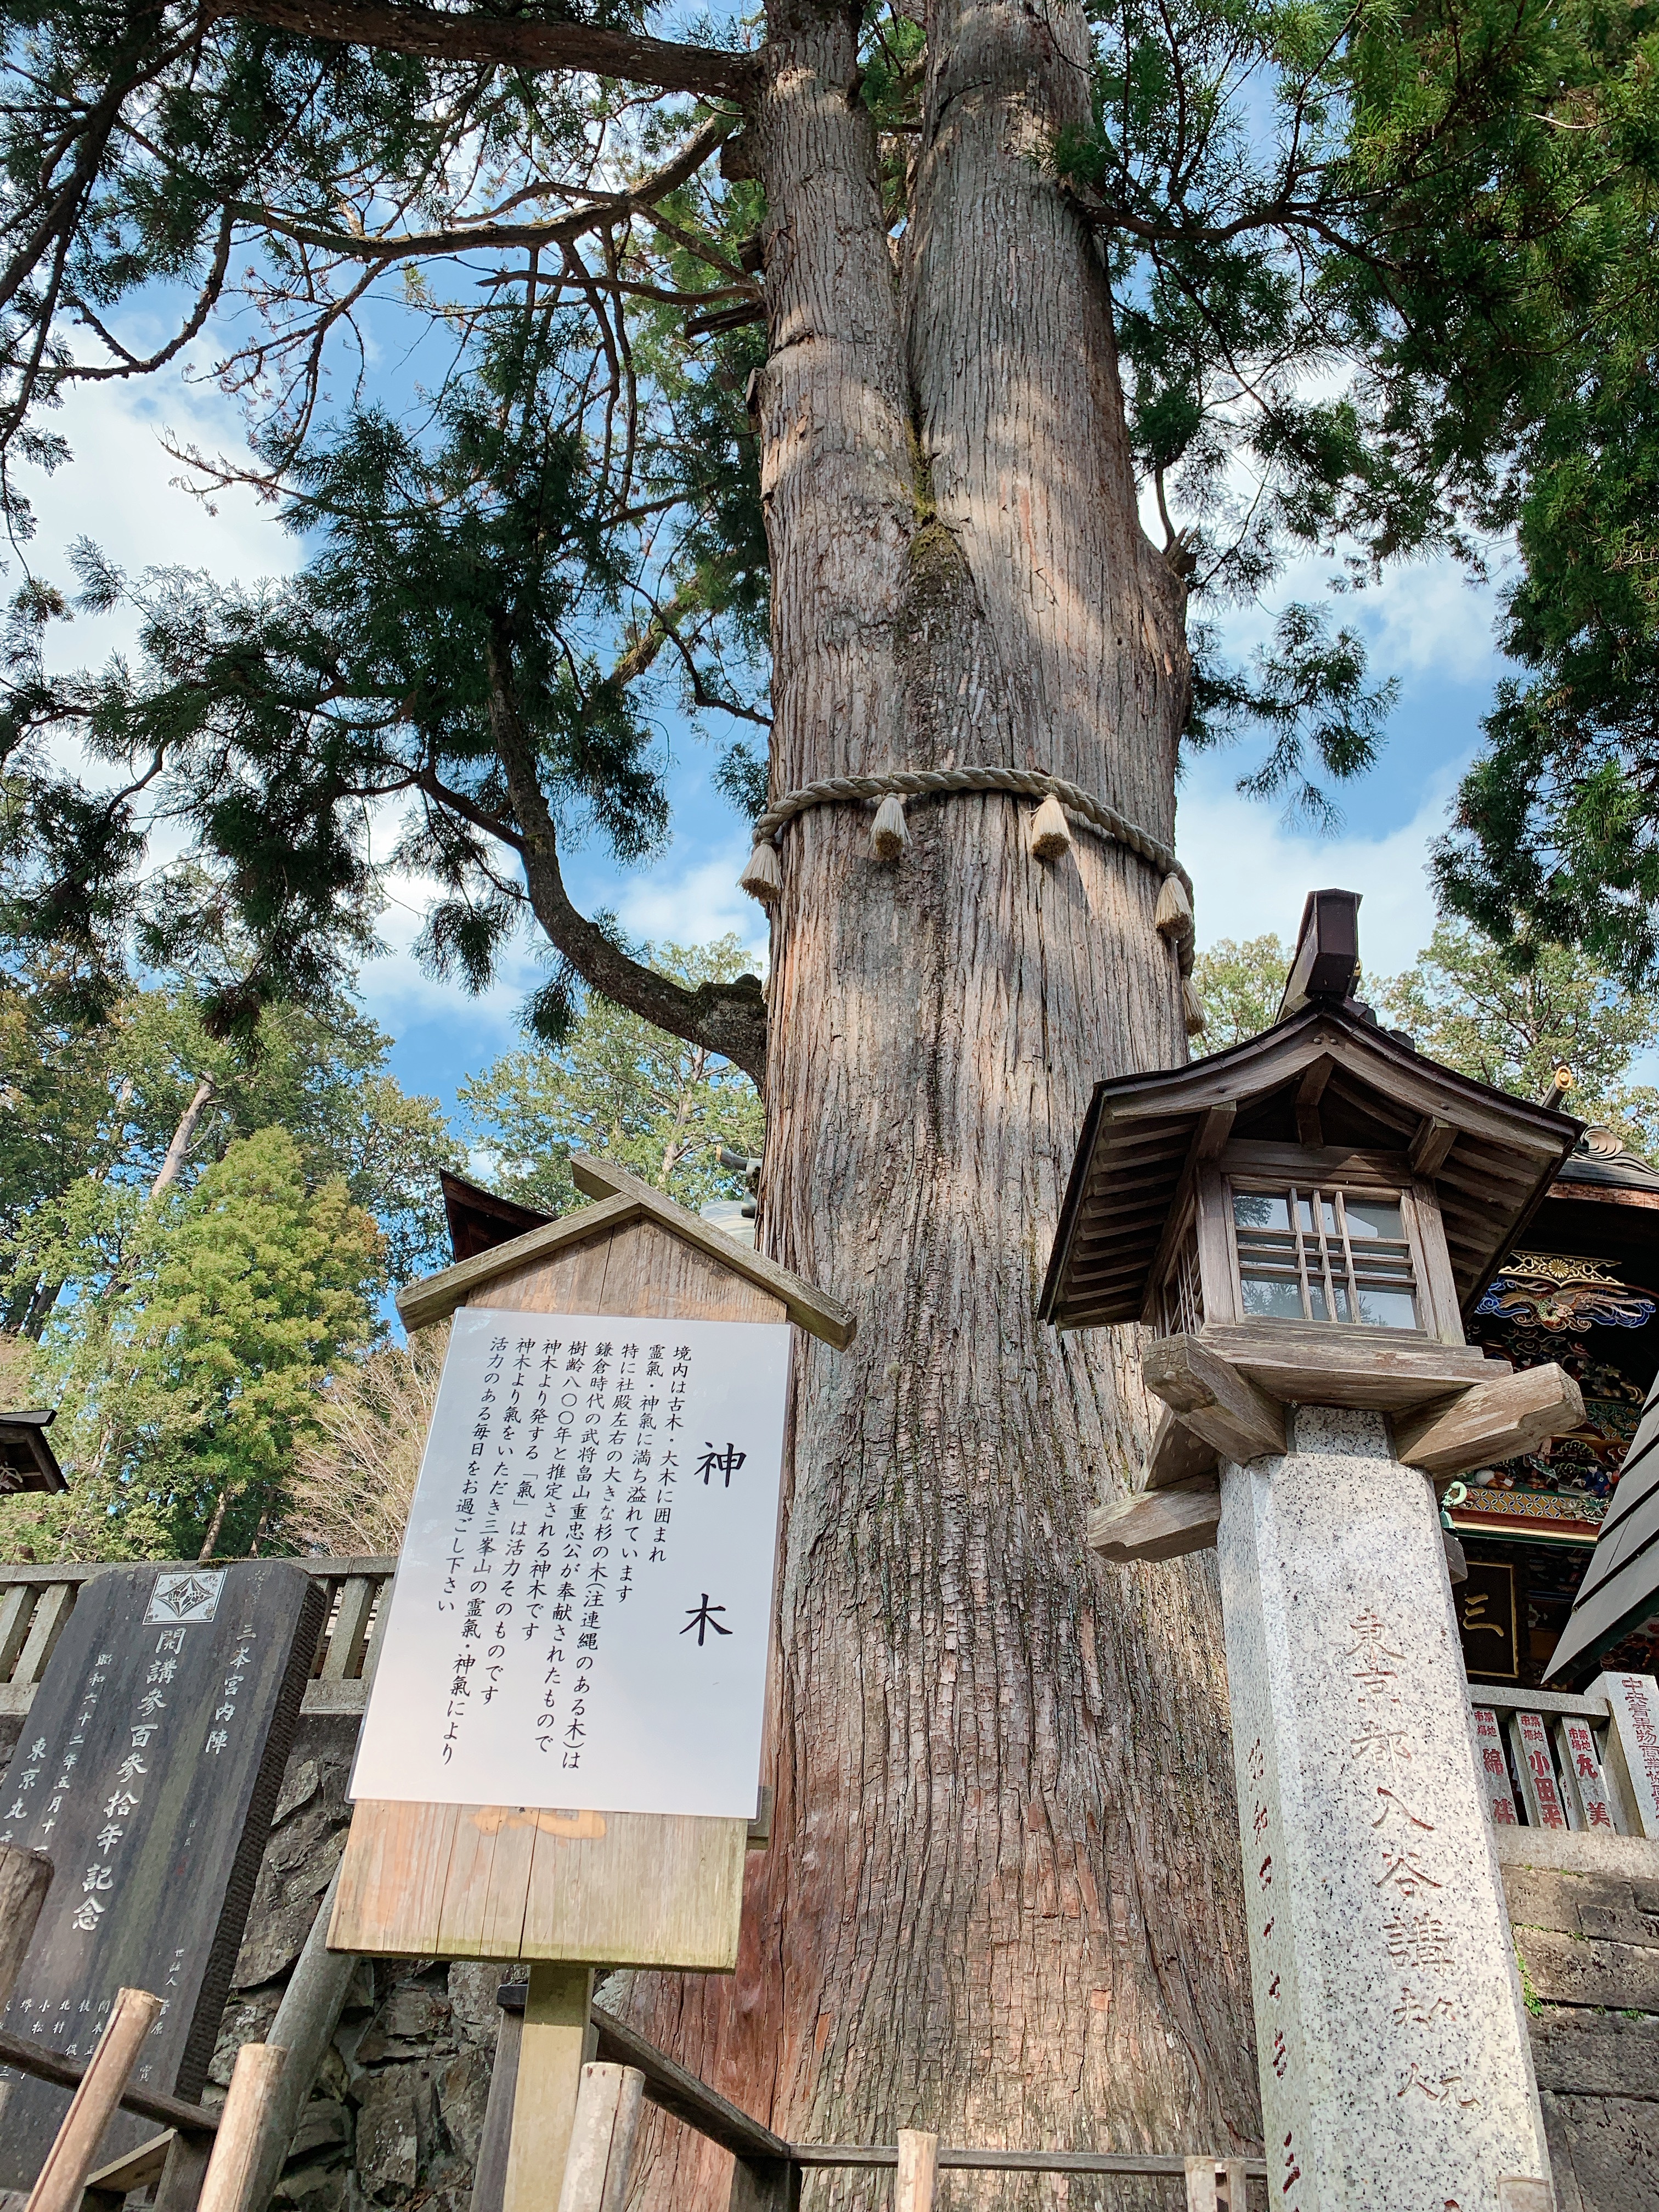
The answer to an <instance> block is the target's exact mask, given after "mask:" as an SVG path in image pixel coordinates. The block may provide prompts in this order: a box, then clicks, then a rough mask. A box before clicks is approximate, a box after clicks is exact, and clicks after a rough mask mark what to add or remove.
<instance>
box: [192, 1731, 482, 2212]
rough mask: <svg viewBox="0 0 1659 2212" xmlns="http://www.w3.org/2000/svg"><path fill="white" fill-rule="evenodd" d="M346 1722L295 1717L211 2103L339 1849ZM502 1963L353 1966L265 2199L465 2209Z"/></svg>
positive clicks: (267, 2002) (278, 1984) (272, 2002)
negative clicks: (285, 2157) (276, 2183)
mask: <svg viewBox="0 0 1659 2212" xmlns="http://www.w3.org/2000/svg"><path fill="white" fill-rule="evenodd" d="M355 1741H356V1723H355V1722H352V1721H344V1722H338V1721H328V1720H315V1721H313V1720H307V1721H302V1722H301V1726H300V1729H299V1733H298V1735H297V1736H296V1738H295V1746H294V1751H293V1754H292V1756H291V1757H290V1759H289V1765H288V1772H287V1774H286V1776H285V1777H284V1779H283V1793H282V1796H281V1797H280V1798H279V1799H278V1801H277V1806H276V1820H275V1823H274V1825H273V1826H272V1829H271V1836H270V1845H269V1848H268V1849H267V1850H266V1852H265V1857H264V1865H263V1866H262V1868H261V1869H260V1871H259V1880H258V1887H257V1888H256V1890H255V1892H254V1898H253V1905H252V1910H251V1911H250V1912H249V1915H248V1924H247V1933H246V1936H245V1938H244V1940H243V1943H242V1948H241V1952H240V1955H239V1957H238V1959H237V1961H236V1971H235V1976H234V1983H233V1986H232V1990H231V1995H230V2001H229V2002H228V2004H227V2006H226V2008H225V2013H224V2019H223V2021H222V2025H221V2027H220V2031H219V2044H218V2048H217V2050H216V2052H215V2053H214V2058H213V2068H212V2086H211V2087H210V2088H209V2090H208V2091H207V2092H205V2093H204V2101H206V2102H210V2103H213V2102H216V2101H217V2100H218V2099H219V2097H220V2096H221V2095H222V2093H223V2090H224V2088H225V2087H226V2085H227V2084H228V2082H229V2080H230V2074H231V2068H232V2067H233V2065H234V2063H235V2058H236V2052H237V2051H238V2049H239V2048H240V2045H242V2044H244V2043H250V2042H255V2041H258V2040H259V2039H261V2038H263V2037H264V2035H265V2034H266V2033H267V2032H268V2030H269V2028H270V2022H271V2020H272V2019H273V2018H274V2016H275V2015H276V2007H277V2005H278V2003H279V2002H280V2001H281V1998H282V1994H283V1989H284V1988H285V1987H286V1985H287V1982H288V1978H289V1974H290V1972H292V1971H293V1967H294V1963H295V1960H296V1959H297V1958H298V1957H299V1955H300V1948H301V1945H302V1944H303V1943H304V1942H305V1939H306V1936H307V1933H308V1932H309V1930H310V1928H311V1924H312V1922H313V1919H314V1918H315V1917H316V1912H317V1906H318V1902H319V1899H320V1898H321V1896H322V1894H323V1892H324V1891H325V1889H326V1888H327V1887H328V1883H329V1878H330V1876H331V1875H332V1874H333V1871H334V1869H335V1866H336V1864H337V1862H338V1859H339V1857H340V1853H341V1851H342V1850H343V1848H344V1844H345V1833H346V1827H347V1825H348V1823H349V1819H350V1808H349V1806H348V1805H347V1803H346V1800H345V1788H346V1781H347V1778H348V1776H349V1772H350V1767H351V1753H352V1748H353V1746H354V1743H355ZM505 1971H507V1970H505V1969H503V1968H502V1967H501V1966H497V1965H479V1964H464V1963H456V1964H450V1965H445V1964H443V1963H442V1962H441V1961H440V1962H434V1961H433V1960H421V1959H411V1960H367V1959H365V1960H362V1962H361V1963H360V1964H359V1966H358V1968H357V1972H356V1975H355V1977H354V1978H353V1980H352V1983H351V1986H350V1988H349V1991H348V1992H347V1996H346V2002H345V2008H344V2010H343V2013H342V2015H341V2019H340V2025H339V2027H338V2029H337V2032H336V2033H335V2037H334V2040H333V2044H332V2045H331V2049H330V2051H329V2054H328V2057H327V2058H326V2060H325V2062H324V2065H323V2069H322V2073H321V2075H320V2078H319V2081H318V2082H317V2084H316V2087H315V2088H314V2089H313V2092H312V2096H311V2101H310V2103H309V2105H308V2106H307V2109H306V2112H305V2114H304V2116H303V2118H302V2122H301V2129H300V2132H299V2135H298V2136H297V2137H296V2140H295V2148H294V2150H293V2152H292V2154H290V2156H289V2161H288V2166H287V2167H286V2169H285V2171H284V2172H283V2180H282V2185H281V2187H280V2189H279V2191H278V2192H277V2195H276V2199H275V2203H276V2205H277V2206H279V2207H282V2208H283V2212H289V2208H293V2212H359V2208H366V2207H368V2206H369V2205H380V2206H391V2207H397V2206H404V2205H410V2206H413V2205H416V2204H418V2205H420V2206H422V2208H426V2207H430V2208H431V2212H467V2208H468V2205H469V2203H470V2201H471V2194H472V2168H473V2162H474V2160H475V2159H476V2157H477V2148H478V2138H479V2135H480V2133H481V2131H482V2130H483V2116H484V2104H485V2100H486V2099H487V2098H488V2096H489V2069H490V2063H491V2060H492V2058H493V2057H494V2053H495V2029H496V2023H497V2021H498V2020H499V2018H500V2014H499V2012H498V2010H497V2008H496V2004H495V1990H496V1987H497V1985H498V1984H499V1983H500V1982H501V1978H502V1976H503V1972H505Z"/></svg>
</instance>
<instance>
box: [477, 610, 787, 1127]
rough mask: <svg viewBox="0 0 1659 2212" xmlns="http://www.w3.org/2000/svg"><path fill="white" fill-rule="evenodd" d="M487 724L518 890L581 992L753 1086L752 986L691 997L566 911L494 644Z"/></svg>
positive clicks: (759, 1023)
mask: <svg viewBox="0 0 1659 2212" xmlns="http://www.w3.org/2000/svg"><path fill="white" fill-rule="evenodd" d="M489 722H490V732H491V735H492V736H493V737H494V738H495V749H496V751H497V753H498V754H499V755H500V757H501V766H502V769H504V771H505V772H506V775H507V791H508V793H509V795H510V796H511V798H512V800H513V812H514V813H515V814H516V815H517V816H518V817H519V824H520V830H521V832H522V836H523V844H522V847H521V850H522V853H523V855H524V872H525V884H526V889H527V890H528V891H529V894H530V903H531V907H532V909H533V911H534V913H535V916H536V919H537V921H538V922H539V923H540V924H541V926H542V928H543V929H544V931H545V933H546V934H547V938H548V940H549V942H550V944H551V945H552V946H553V948H554V950H555V951H556V952H561V953H562V954H563V956H564V957H565V958H566V959H567V960H568V962H569V963H570V964H571V966H572V967H573V968H574V969H575V970H576V972H577V974H578V975H580V977H581V979H582V981H584V982H585V983H588V984H591V985H592V988H593V989H594V990H596V991H600V992H603V994H605V997H606V998H607V999H610V1000H612V1001H614V1003H615V1004H616V1005H617V1006H626V1007H627V1009H628V1011H629V1012H630V1013H634V1014H638V1015H639V1016H640V1018H641V1020H643V1021H647V1022H653V1023H654V1024H656V1026H657V1027H658V1028H659V1029H660V1030H667V1031H668V1033H669V1035H670V1036H677V1037H684V1039H685V1041H686V1042H687V1043H688V1044H694V1045H702V1046H705V1047H706V1048H708V1050H709V1051H710V1052H717V1053H719V1054H720V1057H721V1058H722V1059H724V1060H731V1061H732V1064H733V1066H738V1067H740V1068H741V1069H742V1070H743V1072H744V1074H745V1075H747V1076H749V1077H750V1078H751V1079H753V1081H754V1083H755V1084H756V1085H757V1088H758V1087H760V1086H762V1085H764V1082H765V1079H766V1003H765V1000H763V997H762V995H761V989H760V985H759V984H758V983H757V981H756V980H755V979H754V977H753V976H747V977H745V978H744V979H743V981H740V982H737V983H700V984H699V985H698V986H697V987H696V990H688V989H686V987H685V986H684V984H681V983H676V982H675V981H673V980H672V978H671V977H670V976H667V975H658V974H657V972H656V970H655V969H651V968H646V967H642V966H641V963H639V962H638V961H637V960H630V959H629V957H628V955H627V953H625V952H624V951H623V949H622V947H621V946H620V945H617V943H615V942H614V940H613V939H611V938H610V937H609V936H607V935H606V933H605V931H604V930H603V929H601V928H600V927H599V925H598V924H597V923H596V922H592V921H589V920H588V919H587V917H586V915H583V914H580V913H578V911H577V910H576V908H575V907H574V906H573V905H572V904H571V902H570V894H569V893H568V891H567V890H566V889H565V887H564V876H563V872H562V870H561V868H560V866H559V848H558V837H557V833H556V830H555V829H554V824H553V814H552V810H551V808H550V806H549V805H548V803H547V798H546V794H545V793H544V791H543V790H542V787H541V781H540V779H539V778H538V775H537V773H536V758H535V751H534V749H533V747H532V744H531V742H530V739H529V738H528V737H527V736H526V732H525V727H524V724H523V722H522V720H520V715H519V709H518V702H517V700H516V698H515V696H514V693H513V660H512V649H511V646H510V644H509V643H508V641H507V639H506V638H505V637H503V636H497V638H496V639H495V641H494V642H493V643H492V645H491V647H490V650H489Z"/></svg>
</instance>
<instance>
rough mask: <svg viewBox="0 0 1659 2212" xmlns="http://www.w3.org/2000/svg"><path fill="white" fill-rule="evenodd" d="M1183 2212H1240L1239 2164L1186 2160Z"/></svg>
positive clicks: (1241, 2165)
mask: <svg viewBox="0 0 1659 2212" xmlns="http://www.w3.org/2000/svg"><path fill="white" fill-rule="evenodd" d="M1187 2212H1244V2161H1243V2159H1241V2158H1234V2159H1224V2158H1189V2159H1188V2160H1187Z"/></svg>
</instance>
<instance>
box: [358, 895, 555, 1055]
mask: <svg viewBox="0 0 1659 2212" xmlns="http://www.w3.org/2000/svg"><path fill="white" fill-rule="evenodd" d="M386 890H387V893H388V897H389V902H388V904H387V905H386V908H385V910H384V911H383V912H382V913H381V914H380V916H379V918H378V920H377V921H376V924H375V928H376V933H377V934H378V935H379V937H380V942H381V943H382V945H384V946H385V947H386V950H385V951H384V952H382V953H381V954H380V956H379V957H377V958H375V959H374V960H370V961H367V962H366V963H364V965H363V967H362V969H361V971H360V972H359V975H358V990H359V994H360V995H361V997H362V1004H363V1009H364V1011H365V1012H367V1013H368V1015H369V1016H370V1017H371V1018H372V1019H374V1021H377V1022H379V1023H380V1025H381V1027H382V1028H383V1029H386V1030H390V1031H391V1032H392V1035H393V1036H399V1035H401V1033H402V1032H403V1031H404V1030H407V1029H410V1028H413V1027H415V1026H416V1025H417V1024H423V1023H427V1022H450V1023H453V1024H455V1025H456V1029H457V1032H458V1035H457V1043H458V1045H459V1046H460V1047H461V1049H462V1053H463V1056H464V1057H465V1060H466V1062H467V1065H468V1066H469V1067H471V1066H474V1065H480V1066H481V1065H482V1064H483V1060H484V1059H485V1058H486V1057H487V1056H489V1055H490V1054H495V1053H497V1052H505V1051H508V1050H511V1049H512V1048H513V1047H514V1046H516V1045H518V1044H519V1043H520V1042H522V1040H521V1037H520V1030H519V1011H520V1007H521V1006H523V1004H524V1001H525V1000H526V998H528V997H529V995H530V994H531V993H532V991H533V990H534V989H535V988H536V987H537V985H538V984H539V983H541V982H544V981H545V980H546V974H547V971H546V969H544V968H543V967H542V966H541V965H540V963H538V960H537V959H536V957H535V953H534V949H533V946H532V944H531V943H529V942H528V941H526V939H522V938H520V939H514V940H513V943H512V944H510V945H508V946H507V948H506V950H505V951H504V952H503V954H502V957H501V961H500V963H499V965H498V966H497V969H496V972H495V980H494V981H492V982H491V984H490V985H489V989H488V990H486V991H483V992H482V993H481V994H479V996H478V997H477V998H476V999H475V998H471V997H470V996H469V995H468V994H467V992H466V989H465V986H464V985H462V984H461V983H459V982H458V981H454V980H453V979H451V980H450V981H447V982H444V981H439V980H438V979H437V978H436V977H435V976H432V975H428V974H427V972H426V970H425V969H423V968H422V966H421V963H420V962H419V960H418V959H417V958H416V953H415V946H416V940H417V939H418V938H419V936H420V933H421V931H422V927H424V925H425V921H426V917H427V913H428V908H429V907H430V906H431V905H432V903H433V902H435V900H436V899H437V898H438V897H439V896H441V894H440V891H439V888H438V886H437V885H436V884H433V883H430V882H425V881H422V880H421V879H419V878H413V877H407V876H405V877H399V878H394V879H393V880H392V882H390V883H389V884H387V885H386ZM463 1040H464V1042H463Z"/></svg>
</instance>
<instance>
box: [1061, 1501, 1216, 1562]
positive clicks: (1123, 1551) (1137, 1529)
mask: <svg viewBox="0 0 1659 2212" xmlns="http://www.w3.org/2000/svg"><path fill="white" fill-rule="evenodd" d="M1220 1523H1221V1488H1220V1486H1219V1484H1218V1483H1214V1482H1212V1483H1209V1484H1207V1485H1205V1486H1200V1487H1196V1488H1194V1489H1190V1490H1144V1491H1142V1492H1141V1493H1140V1495H1139V1497H1138V1498H1119V1499H1118V1500H1117V1501H1116V1502H1115V1504H1110V1505H1102V1506H1099V1507H1097V1509H1096V1510H1095V1511H1094V1512H1092V1513H1091V1515H1090V1516H1089V1522H1088V1528H1087V1532H1086V1534H1085V1542H1086V1543H1087V1544H1088V1547H1089V1549H1090V1550H1091V1552H1098V1553H1100V1555H1101V1557H1102V1558H1103V1559H1111V1560H1113V1561H1115V1563H1117V1564H1119V1565H1122V1564H1124V1563H1125V1562H1127V1561H1128V1560H1131V1559H1184V1558H1185V1557H1186V1555H1187V1554H1188V1553H1189V1552H1207V1551H1209V1550H1211V1549H1212V1547H1213V1546H1214V1543H1215V1540H1216V1530H1217V1529H1218V1527H1219V1526H1220Z"/></svg>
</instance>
